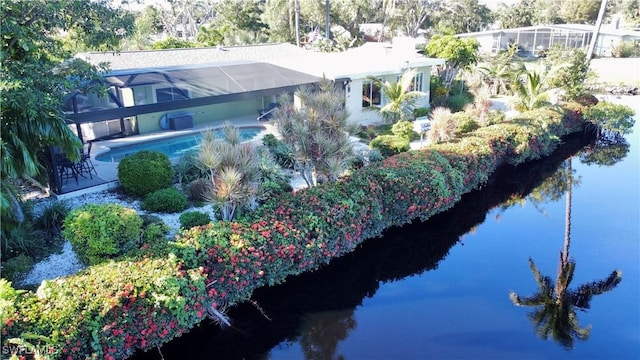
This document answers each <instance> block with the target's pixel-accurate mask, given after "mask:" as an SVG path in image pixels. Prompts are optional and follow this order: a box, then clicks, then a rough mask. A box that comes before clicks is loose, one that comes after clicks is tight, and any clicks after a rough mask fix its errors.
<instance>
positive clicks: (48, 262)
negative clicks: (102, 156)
mask: <svg viewBox="0 0 640 360" xmlns="http://www.w3.org/2000/svg"><path fill="white" fill-rule="evenodd" d="M48 201H50V200H49V199H48V198H44V199H40V200H38V201H37V202H36V206H35V209H34V212H35V214H37V213H38V211H40V210H41V209H42V208H43V206H44V205H45V204H46V203H47V202H48ZM63 201H65V202H67V203H68V204H69V205H70V206H71V209H76V208H78V207H80V206H82V205H85V204H120V205H122V206H124V207H127V208H131V209H134V210H136V211H137V212H138V214H151V215H155V216H158V217H159V218H161V219H162V221H164V223H165V224H167V225H168V226H169V228H170V232H169V234H168V236H169V237H174V236H175V235H176V234H177V233H178V231H179V230H180V219H179V218H180V213H173V214H165V213H151V212H146V211H144V210H142V209H141V202H140V201H138V200H135V201H125V200H123V199H122V198H121V196H119V195H118V194H117V193H114V192H110V191H102V192H96V193H90V194H85V195H82V196H78V197H74V198H69V199H65V200H63ZM188 211H200V212H204V213H208V214H209V216H210V217H211V218H212V219H214V218H215V216H214V214H213V209H212V207H211V206H210V205H206V206H203V207H200V208H193V207H192V208H189V209H188ZM83 268H84V265H83V264H82V263H80V261H79V260H78V257H77V256H76V254H75V253H74V252H73V249H72V248H71V244H70V243H69V241H66V242H65V243H64V245H63V251H62V253H61V254H52V255H50V256H49V257H48V258H46V259H44V260H42V261H40V262H38V263H37V264H36V265H35V266H34V267H33V269H32V270H31V271H30V272H29V273H28V274H27V275H26V276H25V277H24V279H23V280H22V281H21V282H20V284H19V285H22V286H26V285H34V284H35V285H38V284H40V283H41V282H42V280H50V279H54V278H57V277H60V276H65V275H71V274H74V273H76V272H78V271H80V270H82V269H83Z"/></svg>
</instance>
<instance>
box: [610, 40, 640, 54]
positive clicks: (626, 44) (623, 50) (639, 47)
mask: <svg viewBox="0 0 640 360" xmlns="http://www.w3.org/2000/svg"><path fill="white" fill-rule="evenodd" d="M611 55H613V57H619V58H630V57H640V41H638V40H630V41H621V42H619V43H618V45H616V46H614V47H613V49H612V50H611Z"/></svg>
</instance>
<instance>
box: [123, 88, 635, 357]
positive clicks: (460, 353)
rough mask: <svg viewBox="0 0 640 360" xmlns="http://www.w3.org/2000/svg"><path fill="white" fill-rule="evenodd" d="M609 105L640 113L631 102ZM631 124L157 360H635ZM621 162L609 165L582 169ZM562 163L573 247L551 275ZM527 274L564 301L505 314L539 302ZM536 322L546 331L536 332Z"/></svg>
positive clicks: (504, 178)
mask: <svg viewBox="0 0 640 360" xmlns="http://www.w3.org/2000/svg"><path fill="white" fill-rule="evenodd" d="M616 102H623V103H625V104H627V105H630V106H632V107H633V108H634V110H635V111H636V113H637V114H638V113H640V98H637V97H636V98H633V97H631V98H623V99H617V100H616ZM638 119H640V117H639V116H638V115H636V121H637V123H636V126H635V129H634V133H633V134H631V135H628V136H627V137H626V139H627V143H628V147H624V146H623V147H620V146H618V147H615V148H613V150H611V149H610V150H609V151H602V150H600V151H598V152H595V153H590V152H589V151H588V149H587V150H585V149H583V148H582V144H581V141H580V140H581V139H577V141H574V142H568V144H567V145H566V146H563V147H562V149H561V150H560V151H558V152H557V153H555V154H554V155H553V156H551V157H550V158H548V159H545V160H544V161H539V162H534V163H532V164H528V165H526V166H520V167H518V168H516V169H513V168H507V169H502V170H501V171H500V174H498V176H496V177H494V178H493V179H492V181H491V182H490V183H489V184H487V186H485V187H484V188H483V189H482V190H479V191H474V192H472V193H470V194H467V195H466V196H465V197H463V200H462V201H461V202H460V203H459V204H458V205H456V207H455V208H453V209H451V210H450V211H448V212H446V213H443V214H440V215H437V216H435V217H433V218H431V219H430V220H429V221H427V222H424V223H418V224H411V225H410V226H406V227H403V228H401V229H392V230H390V231H388V232H386V233H385V235H384V237H383V238H380V239H372V240H370V241H367V242H366V243H365V244H364V245H363V246H361V247H360V248H359V249H358V250H356V251H355V252H354V253H352V254H348V255H347V256H344V257H343V258H340V259H337V260H335V261H334V262H332V263H331V264H330V265H329V266H327V267H325V268H323V269H322V270H320V271H317V272H314V273H310V274H303V275H302V276H298V277H296V278H293V279H289V280H288V281H287V283H285V284H282V285H279V286H275V287H271V288H264V289H260V290H258V291H256V293H255V294H254V296H253V300H255V301H256V303H257V304H258V305H259V306H260V307H261V309H262V311H264V313H265V314H266V315H267V316H269V317H270V320H267V319H266V318H265V317H264V316H263V315H262V314H261V312H260V311H259V310H258V308H257V307H256V306H254V305H251V304H241V305H239V306H236V307H234V308H233V309H231V310H230V311H229V315H230V317H231V318H232V319H233V325H234V327H233V328H230V329H226V330H220V329H218V328H217V327H216V326H214V325H208V324H207V322H205V323H203V324H202V325H201V326H200V327H198V328H196V329H194V330H192V331H191V332H190V333H189V334H186V335H184V336H183V337H182V338H178V339H176V340H174V341H173V342H171V343H169V344H167V345H166V346H164V347H163V348H162V354H163V355H164V358H165V359H167V360H169V359H239V358H247V359H253V358H261V359H267V358H268V359H303V358H306V359H342V358H344V359H448V358H464V359H497V358H500V359H605V358H606V359H640V246H639V243H640V175H639V174H640V152H639V151H638V145H640V139H639V134H640V126H639V125H640V124H639V123H640V121H638ZM626 151H628V152H626ZM625 152H626V155H625V156H624V157H623V158H622V160H620V161H618V162H616V163H615V164H612V165H607V166H605V165H598V164H596V163H592V162H593V161H592V160H593V159H594V158H598V159H600V163H602V162H603V159H605V158H612V157H618V158H619V157H622V156H623V155H624V154H625ZM589 154H591V155H589ZM621 154H622V155H621ZM572 155H573V156H572ZM568 158H571V163H570V166H571V168H572V170H573V171H572V176H571V178H572V180H573V181H572V183H573V185H572V186H571V193H572V200H571V227H570V230H571V231H570V237H569V240H570V243H569V244H570V247H569V251H568V254H569V256H568V260H567V262H566V263H564V265H563V266H561V265H560V258H561V252H562V251H563V247H564V244H565V215H566V214H567V207H566V189H567V186H566V180H567V169H568V166H569V161H567V160H566V159H568ZM529 259H531V260H532V261H533V264H534V265H535V267H534V268H531V267H530V262H529ZM573 265H575V267H573ZM536 268H537V269H538V270H539V273H540V276H541V284H542V285H543V289H544V285H545V283H544V280H543V279H544V277H545V276H548V277H549V279H548V281H549V282H548V283H547V284H546V285H547V287H548V290H549V291H548V292H547V293H546V294H547V295H548V297H547V299H549V298H551V299H555V298H558V295H557V294H558V293H560V294H562V295H561V299H564V300H566V301H564V302H560V303H558V302H554V301H550V302H547V303H546V304H547V306H546V308H545V307H544V306H539V307H535V306H516V305H514V303H513V302H512V300H511V299H510V292H515V293H517V295H518V296H520V300H521V301H524V300H526V298H530V297H533V296H534V295H535V294H536V293H538V291H539V289H540V287H539V285H538V283H537V282H536V279H535V278H534V272H533V271H532V269H534V270H535V269H536ZM570 268H571V269H573V273H572V277H571V278H568V277H566V276H565V277H563V278H562V279H564V280H561V281H560V282H559V283H558V284H559V285H560V288H565V290H564V291H561V290H560V292H556V284H557V278H558V272H559V270H564V272H561V275H562V274H564V275H567V274H568V272H567V271H569V270H568V269H570ZM615 270H619V271H620V272H621V280H619V279H617V278H616V274H617V273H616V272H615ZM607 278H609V279H607ZM598 281H602V282H600V283H594V282H598ZM582 285H585V286H582ZM581 286H582V287H581ZM543 299H544V296H538V297H534V299H533V300H540V301H538V303H541V304H543V302H542V301H541V300H543ZM558 304H562V305H558ZM537 309H538V310H540V309H542V310H540V311H539V312H538V315H541V314H542V315H546V316H547V317H546V318H544V319H551V320H550V321H548V322H545V321H543V322H542V323H541V325H540V326H537V327H536V326H535V325H534V321H533V318H534V316H533V315H531V314H532V313H533V312H535V311H536V310H537ZM563 310H564V312H563ZM562 314H564V316H563V315H562ZM554 319H555V320H554ZM572 321H573V323H572ZM572 324H573V327H572ZM545 325H549V326H548V327H547V329H548V330H549V331H547V332H546V334H547V335H548V336H547V339H544V338H543V337H542V336H540V335H539V334H537V333H536V332H537V331H539V332H542V333H545V331H543V330H541V329H545ZM562 329H574V330H576V331H575V332H573V333H571V332H570V331H568V332H563V331H562ZM580 329H585V330H584V332H585V333H581V331H582V330H580ZM587 329H590V330H587ZM554 331H555V333H554ZM587 331H588V336H587V334H586V332H587ZM554 334H555V336H554ZM563 334H564V335H563ZM580 337H583V338H584V339H580ZM136 358H137V359H147V358H154V359H157V358H160V356H159V354H158V352H157V351H150V352H149V353H145V354H139V355H138V356H136Z"/></svg>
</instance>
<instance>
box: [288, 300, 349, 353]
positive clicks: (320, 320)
mask: <svg viewBox="0 0 640 360" xmlns="http://www.w3.org/2000/svg"><path fill="white" fill-rule="evenodd" d="M354 311H355V308H351V309H345V310H338V311H327V312H322V313H313V314H309V315H306V316H305V318H304V319H303V321H302V328H301V330H302V336H301V337H300V345H302V351H303V352H304V358H305V359H310V360H313V359H344V356H342V355H337V356H336V350H337V349H338V343H339V342H340V341H342V340H344V339H346V338H347V336H348V335H349V331H351V330H353V329H354V328H355V327H356V320H355V319H354V318H353V312H354Z"/></svg>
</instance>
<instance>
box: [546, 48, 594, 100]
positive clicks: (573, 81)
mask: <svg viewBox="0 0 640 360" xmlns="http://www.w3.org/2000/svg"><path fill="white" fill-rule="evenodd" d="M542 63H543V64H544V66H546V67H547V68H548V69H554V70H553V71H552V72H551V73H550V74H549V76H548V79H547V81H548V83H549V86H550V87H551V88H558V89H562V90H563V100H575V99H578V98H579V97H580V96H583V95H584V94H585V83H586V82H587V80H588V79H590V78H593V77H594V74H593V72H592V71H591V70H590V69H589V64H588V62H587V55H586V54H585V52H584V51H583V50H582V49H573V48H565V47H561V46H559V45H554V46H552V47H551V48H549V49H548V50H547V51H546V57H545V58H544V59H543V61H542Z"/></svg>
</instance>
